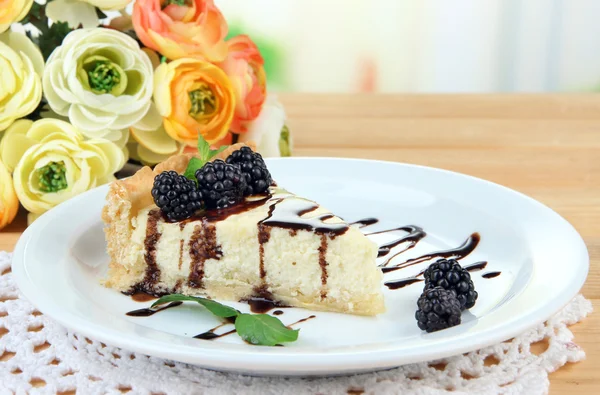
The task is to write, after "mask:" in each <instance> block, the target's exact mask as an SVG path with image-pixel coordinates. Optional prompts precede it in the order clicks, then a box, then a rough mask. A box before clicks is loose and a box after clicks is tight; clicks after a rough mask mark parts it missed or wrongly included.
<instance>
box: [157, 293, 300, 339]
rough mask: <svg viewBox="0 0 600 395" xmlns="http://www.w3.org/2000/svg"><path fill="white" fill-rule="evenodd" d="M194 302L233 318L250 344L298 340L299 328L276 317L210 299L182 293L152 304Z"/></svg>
mask: <svg viewBox="0 0 600 395" xmlns="http://www.w3.org/2000/svg"><path fill="white" fill-rule="evenodd" d="M177 301H182V302H186V301H189V302H196V303H199V304H201V305H202V306H204V307H205V308H206V309H207V310H208V311H210V312H211V313H213V314H214V315H216V316H217V317H220V318H233V319H234V323H235V330H236V332H237V334H238V335H239V336H240V337H241V338H242V339H244V340H245V341H247V342H248V343H250V344H254V345H258V346H274V345H276V344H281V343H287V342H294V341H296V340H298V332H299V329H290V328H288V327H286V326H285V325H283V323H282V322H281V321H280V320H279V319H278V318H276V317H273V316H271V315H268V314H247V313H240V312H239V311H237V310H236V309H234V308H232V307H229V306H225V305H223V304H221V303H219V302H215V301H214V300H211V299H206V298H201V297H197V296H187V295H182V294H171V295H167V296H163V297H162V298H160V299H158V300H157V301H156V302H154V303H153V304H152V307H157V306H160V305H163V304H165V303H170V302H177Z"/></svg>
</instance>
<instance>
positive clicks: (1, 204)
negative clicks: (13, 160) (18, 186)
mask: <svg viewBox="0 0 600 395" xmlns="http://www.w3.org/2000/svg"><path fill="white" fill-rule="evenodd" d="M17 211H19V200H18V199H17V194H16V193H15V188H14V186H13V180H12V177H11V176H10V173H9V172H8V170H7V169H6V167H5V166H4V163H2V161H0V229H2V228H4V227H5V226H6V225H8V224H10V223H11V222H12V221H13V220H14V219H15V215H17Z"/></svg>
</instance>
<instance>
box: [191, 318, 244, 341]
mask: <svg viewBox="0 0 600 395" xmlns="http://www.w3.org/2000/svg"><path fill="white" fill-rule="evenodd" d="M230 323H231V322H224V323H222V324H220V325H217V326H215V327H214V328H212V329H209V330H207V331H206V332H202V333H200V334H198V335H196V336H194V339H202V340H214V339H218V338H220V337H224V336H227V335H231V334H232V333H235V329H233V330H230V331H228V332H224V333H221V334H216V333H215V331H216V330H217V329H219V328H222V327H224V326H225V325H229V324H230Z"/></svg>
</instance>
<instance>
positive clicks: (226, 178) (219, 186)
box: [195, 159, 246, 209]
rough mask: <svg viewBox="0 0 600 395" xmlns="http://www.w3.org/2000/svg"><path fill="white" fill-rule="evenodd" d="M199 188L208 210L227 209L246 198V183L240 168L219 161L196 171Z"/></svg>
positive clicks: (209, 163) (207, 164)
mask: <svg viewBox="0 0 600 395" xmlns="http://www.w3.org/2000/svg"><path fill="white" fill-rule="evenodd" d="M195 175H196V180H198V188H199V189H200V192H202V197H203V198H204V204H205V205H206V207H207V208H218V209H221V208H227V207H231V206H233V205H235V204H237V203H239V202H240V201H241V200H242V199H243V197H244V190H245V189H246V181H245V179H244V176H243V175H242V171H241V170H240V168H239V167H238V166H234V165H232V164H229V163H225V162H223V161H222V160H221V159H217V160H215V161H214V162H208V163H206V164H205V165H204V166H202V167H201V168H200V169H198V170H196V174H195Z"/></svg>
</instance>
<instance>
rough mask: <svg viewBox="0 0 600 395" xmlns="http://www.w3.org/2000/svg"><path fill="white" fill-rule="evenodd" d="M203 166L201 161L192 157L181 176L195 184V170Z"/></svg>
mask: <svg viewBox="0 0 600 395" xmlns="http://www.w3.org/2000/svg"><path fill="white" fill-rule="evenodd" d="M203 165H204V163H202V161H201V160H200V159H198V158H196V157H192V159H190V162H189V163H188V165H187V168H186V169H185V172H184V173H183V175H184V176H185V177H187V178H189V179H190V180H192V181H194V182H197V181H196V170H198V169H199V168H201V167H202V166H203Z"/></svg>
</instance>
